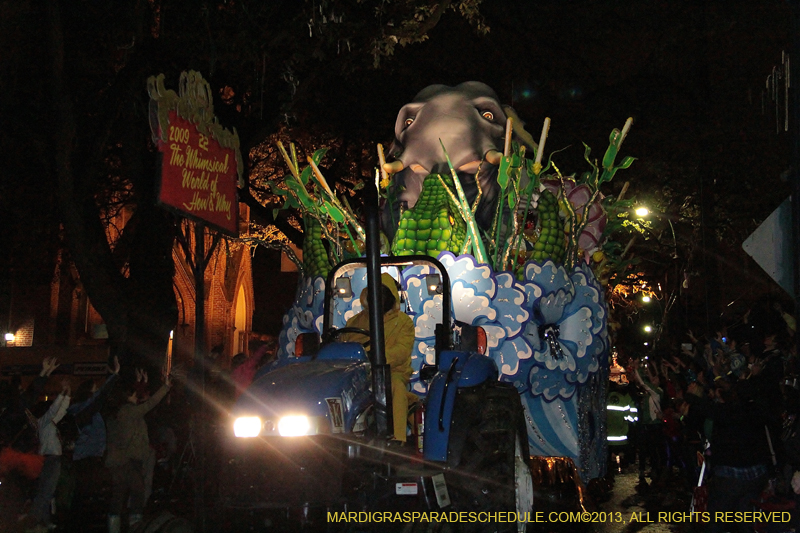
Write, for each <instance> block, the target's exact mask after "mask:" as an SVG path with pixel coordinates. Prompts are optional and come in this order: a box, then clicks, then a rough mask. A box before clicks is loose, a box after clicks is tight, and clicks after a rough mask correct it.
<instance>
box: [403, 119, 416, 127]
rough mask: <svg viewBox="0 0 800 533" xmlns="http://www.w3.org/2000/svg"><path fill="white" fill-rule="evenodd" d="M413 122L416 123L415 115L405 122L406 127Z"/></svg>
mask: <svg viewBox="0 0 800 533" xmlns="http://www.w3.org/2000/svg"><path fill="white" fill-rule="evenodd" d="M413 123H414V117H408V118H407V119H406V123H405V124H406V128H407V127H409V126H410V125H412V124H413Z"/></svg>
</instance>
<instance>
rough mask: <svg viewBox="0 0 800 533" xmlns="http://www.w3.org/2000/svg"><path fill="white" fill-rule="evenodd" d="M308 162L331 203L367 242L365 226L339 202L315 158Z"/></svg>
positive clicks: (310, 158)
mask: <svg viewBox="0 0 800 533" xmlns="http://www.w3.org/2000/svg"><path fill="white" fill-rule="evenodd" d="M308 164H309V165H310V166H311V170H312V171H313V175H314V177H315V178H316V181H317V183H318V184H319V186H320V187H321V188H322V190H324V191H325V193H326V194H327V195H328V201H329V202H330V203H331V205H332V206H334V207H336V208H337V209H338V210H339V212H340V213H341V214H342V215H343V217H344V220H346V221H347V222H348V223H349V224H350V225H352V226H353V228H354V229H355V230H356V233H357V234H358V236H359V238H360V239H362V240H364V241H365V242H366V238H367V236H366V233H364V228H362V227H361V224H359V223H358V221H357V220H356V218H355V216H354V215H353V214H352V213H350V212H349V211H348V210H347V209H345V208H344V206H343V205H342V204H341V203H340V202H339V199H338V198H337V197H336V195H335V194H333V191H332V190H331V188H330V187H329V186H328V182H327V180H326V179H325V177H324V176H323V175H322V172H320V170H319V167H318V166H317V164H316V163H315V162H314V159H313V158H312V157H311V156H309V157H308ZM330 214H331V216H332V217H333V218H334V220H336V217H335V215H334V213H330Z"/></svg>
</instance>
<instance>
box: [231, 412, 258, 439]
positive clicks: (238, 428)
mask: <svg viewBox="0 0 800 533" xmlns="http://www.w3.org/2000/svg"><path fill="white" fill-rule="evenodd" d="M261 426H262V423H261V419H260V418H259V417H257V416H240V417H239V418H237V419H236V420H235V421H234V422H233V434H234V435H236V436H237V437H243V438H246V437H258V436H259V434H261Z"/></svg>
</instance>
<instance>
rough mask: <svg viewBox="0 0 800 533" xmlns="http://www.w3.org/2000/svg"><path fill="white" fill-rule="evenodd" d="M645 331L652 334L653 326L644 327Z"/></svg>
mask: <svg viewBox="0 0 800 533" xmlns="http://www.w3.org/2000/svg"><path fill="white" fill-rule="evenodd" d="M644 330H645V331H646V332H647V333H650V332H651V331H653V326H645V327H644Z"/></svg>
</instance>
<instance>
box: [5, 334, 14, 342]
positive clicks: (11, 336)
mask: <svg viewBox="0 0 800 533" xmlns="http://www.w3.org/2000/svg"><path fill="white" fill-rule="evenodd" d="M5 339H6V342H14V334H13V333H6V335H5Z"/></svg>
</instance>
